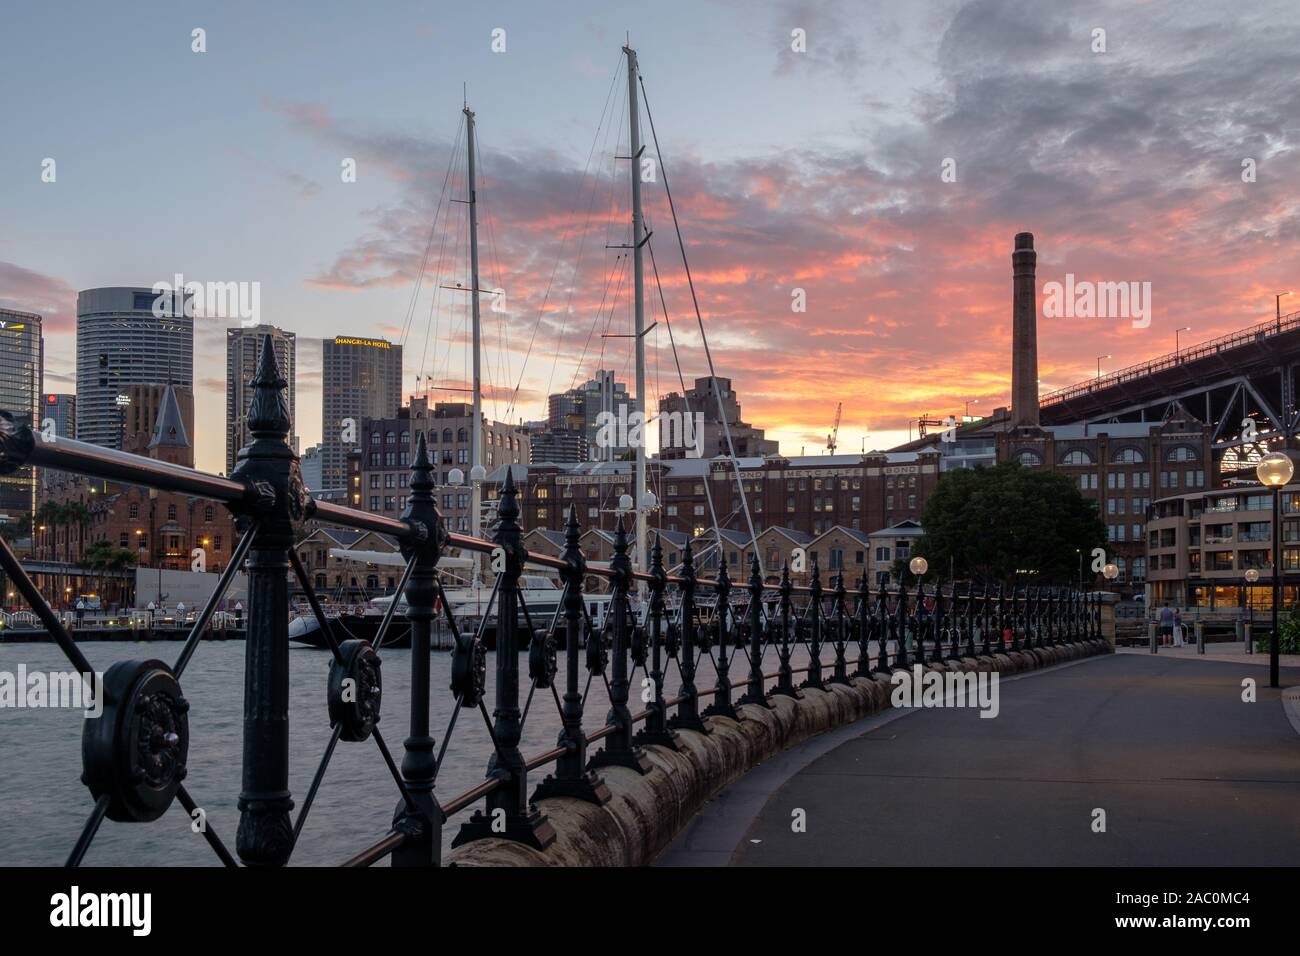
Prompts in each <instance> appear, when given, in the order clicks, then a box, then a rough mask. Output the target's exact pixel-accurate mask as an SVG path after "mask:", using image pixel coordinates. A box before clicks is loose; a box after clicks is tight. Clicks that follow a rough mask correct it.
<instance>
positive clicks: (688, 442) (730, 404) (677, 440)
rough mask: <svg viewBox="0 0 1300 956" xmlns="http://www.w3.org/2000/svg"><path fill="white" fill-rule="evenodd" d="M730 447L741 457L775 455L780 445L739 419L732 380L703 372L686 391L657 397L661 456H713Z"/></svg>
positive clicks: (722, 452)
mask: <svg viewBox="0 0 1300 956" xmlns="http://www.w3.org/2000/svg"><path fill="white" fill-rule="evenodd" d="M719 408H721V415H719ZM724 416H725V418H724ZM724 420H725V421H726V427H725V428H724V427H723V421H724ZM728 438H730V439H731V441H730V442H728V441H727V439H728ZM733 449H734V451H735V454H736V455H737V456H741V457H744V456H749V455H775V454H777V453H778V452H779V450H780V446H779V444H778V443H777V442H775V441H773V440H772V439H770V438H764V437H763V429H761V428H756V427H755V426H753V425H751V424H749V423H748V422H745V421H742V420H741V418H740V399H739V398H738V397H737V396H736V392H735V390H734V389H733V388H732V387H731V379H729V378H719V377H717V376H713V375H705V376H704V377H703V378H697V379H696V380H695V387H694V388H689V389H687V390H686V392H685V394H682V393H680V392H669V393H668V394H667V395H665V396H664V397H663V398H661V399H660V400H659V455H660V457H662V458H714V457H716V456H718V455H729V454H731V453H732V450H733Z"/></svg>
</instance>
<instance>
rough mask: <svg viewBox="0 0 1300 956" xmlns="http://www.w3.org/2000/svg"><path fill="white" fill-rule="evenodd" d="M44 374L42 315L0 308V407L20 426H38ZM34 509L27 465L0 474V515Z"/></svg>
mask: <svg viewBox="0 0 1300 956" xmlns="http://www.w3.org/2000/svg"><path fill="white" fill-rule="evenodd" d="M43 375H44V352H43V343H42V341H41V317H40V316H39V315H36V314H35V313H33V312H14V311H11V310H9V309H0V410H2V411H6V412H9V413H10V414H11V415H12V416H13V417H14V421H15V422H16V423H17V424H19V425H30V426H32V427H33V428H35V429H38V430H39V429H40V426H41V423H40V419H39V412H38V409H39V408H40V403H41V385H42V378H43ZM35 510H36V482H35V479H34V476H33V474H32V469H30V468H20V469H19V470H18V471H16V472H14V473H13V474H12V475H0V514H5V515H8V516H9V517H10V518H17V517H19V516H20V515H30V514H32V513H33V512H34V511H35Z"/></svg>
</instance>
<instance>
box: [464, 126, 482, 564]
mask: <svg viewBox="0 0 1300 956" xmlns="http://www.w3.org/2000/svg"><path fill="white" fill-rule="evenodd" d="M465 144H466V148H467V149H468V150H469V158H468V161H467V163H466V168H467V170H468V173H469V302H470V311H471V314H472V315H473V331H474V427H473V428H471V429H470V445H469V447H470V452H469V457H470V472H469V479H470V480H469V485H470V492H469V509H470V510H469V522H470V524H469V530H470V534H471V535H472V536H473V537H475V538H477V537H478V536H479V532H480V531H481V530H482V528H481V526H482V516H481V514H480V502H479V497H480V495H481V494H482V490H481V489H482V484H483V481H482V476H483V470H482V466H483V434H482V432H483V383H482V372H483V369H482V366H483V355H482V346H483V337H482V331H481V329H480V326H479V310H478V294H479V284H478V186H477V184H476V183H475V181H474V152H475V150H474V112H473V111H472V110H471V109H470V108H469V106H466V107H465ZM477 564H478V559H477V555H476V557H475V566H476V570H475V577H477Z"/></svg>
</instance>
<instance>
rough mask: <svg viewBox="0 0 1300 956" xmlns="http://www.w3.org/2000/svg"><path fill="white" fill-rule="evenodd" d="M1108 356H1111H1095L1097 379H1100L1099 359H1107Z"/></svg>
mask: <svg viewBox="0 0 1300 956" xmlns="http://www.w3.org/2000/svg"><path fill="white" fill-rule="evenodd" d="M1108 358H1111V356H1109V355H1098V356H1097V378H1098V380H1100V379H1101V360H1102V359H1108Z"/></svg>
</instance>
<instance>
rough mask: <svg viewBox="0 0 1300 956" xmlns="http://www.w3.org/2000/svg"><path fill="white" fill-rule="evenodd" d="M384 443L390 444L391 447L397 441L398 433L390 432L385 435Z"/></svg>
mask: <svg viewBox="0 0 1300 956" xmlns="http://www.w3.org/2000/svg"><path fill="white" fill-rule="evenodd" d="M384 441H385V442H387V443H388V444H390V445H391V444H392V443H393V442H395V441H397V432H388V433H387V434H385V435H384Z"/></svg>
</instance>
